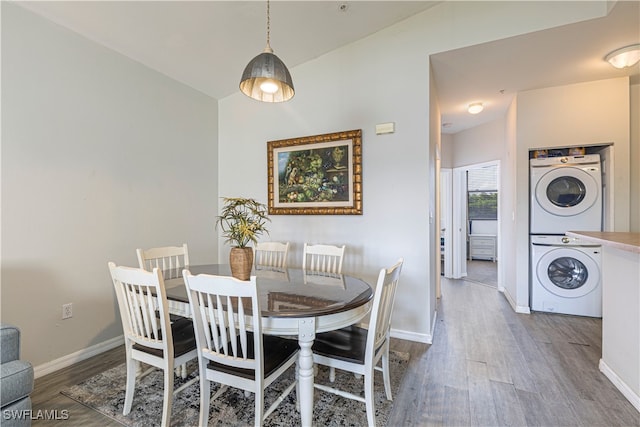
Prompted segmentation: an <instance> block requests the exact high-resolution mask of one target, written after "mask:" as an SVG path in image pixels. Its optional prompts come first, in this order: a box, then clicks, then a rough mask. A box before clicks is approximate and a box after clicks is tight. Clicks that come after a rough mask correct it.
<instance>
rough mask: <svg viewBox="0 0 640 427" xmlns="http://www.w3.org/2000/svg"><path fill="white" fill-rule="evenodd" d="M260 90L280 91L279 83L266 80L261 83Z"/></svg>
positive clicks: (266, 91) (267, 91)
mask: <svg viewBox="0 0 640 427" xmlns="http://www.w3.org/2000/svg"><path fill="white" fill-rule="evenodd" d="M260 90H261V91H263V92H265V93H276V92H277V91H278V85H277V84H275V83H274V82H273V80H266V81H264V82H262V83H260Z"/></svg>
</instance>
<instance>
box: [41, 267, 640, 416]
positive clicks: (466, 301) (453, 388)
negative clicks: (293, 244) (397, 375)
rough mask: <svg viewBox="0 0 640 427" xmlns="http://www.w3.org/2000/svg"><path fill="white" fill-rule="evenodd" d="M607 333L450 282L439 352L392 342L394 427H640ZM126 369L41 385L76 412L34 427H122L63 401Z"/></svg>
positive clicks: (45, 396) (50, 404)
mask: <svg viewBox="0 0 640 427" xmlns="http://www.w3.org/2000/svg"><path fill="white" fill-rule="evenodd" d="M400 286H402V283H401V284H400ZM601 330H602V322H601V320H600V319H593V318H587V317H576V316H565V315H558V314H546V313H533V314H517V313H515V312H514V311H513V309H512V308H511V307H510V306H509V304H508V303H507V301H506V299H505V297H504V296H503V295H502V294H501V293H500V292H498V291H497V290H496V289H495V288H492V287H489V286H485V285H481V284H478V283H474V282H468V281H463V280H449V279H445V278H442V299H441V300H440V301H439V304H438V315H437V320H436V326H435V333H434V338H433V343H432V344H431V345H427V344H420V343H415V342H410V341H404V340H398V339H393V340H392V348H393V349H396V350H398V351H404V352H409V353H410V354H411V361H410V363H409V367H408V371H407V373H406V374H405V375H404V379H403V382H402V384H401V386H400V390H399V392H398V393H397V395H396V396H394V406H393V411H392V413H391V418H390V420H389V425H390V426H585V427H592V426H607V427H613V426H640V413H638V411H636V409H635V408H634V407H633V406H632V405H631V404H630V403H629V402H628V401H627V400H626V399H625V398H624V396H623V395H622V394H621V393H620V392H619V391H618V390H617V389H616V388H615V387H614V386H613V385H612V384H611V383H610V382H609V380H608V379H607V378H606V377H605V376H604V375H603V374H602V373H600V371H599V370H598V361H599V359H600V355H601V347H600V346H601V341H602V339H601ZM123 361H124V350H123V347H118V348H116V349H113V350H110V351H108V352H105V353H103V354H101V355H99V356H95V357H93V358H91V359H87V360H85V361H82V362H79V363H78V364H75V365H73V366H70V367H68V368H65V369H62V370H60V371H58V372H55V373H52V374H49V375H46V376H44V377H41V378H38V379H37V380H36V385H35V391H34V392H33V394H32V399H33V409H34V411H38V410H44V411H52V410H57V411H58V413H60V411H62V410H68V411H69V412H68V413H69V419H68V420H58V421H55V420H48V421H46V420H34V422H33V425H34V426H36V427H37V426H50V425H57V424H59V425H64V426H119V424H118V423H116V422H115V421H112V420H111V419H109V418H107V417H104V416H102V415H100V414H98V413H97V412H95V411H93V410H91V409H88V408H86V407H84V406H83V405H80V404H78V403H76V402H74V401H72V400H70V399H68V398H66V397H64V396H62V395H61V394H59V391H60V390H61V389H62V388H64V387H66V386H68V385H72V384H76V383H78V382H80V381H82V380H84V379H85V378H88V377H90V376H92V375H95V374H96V373H98V372H101V371H104V370H106V369H109V368H111V367H113V366H116V365H118V364H120V363H122V362H123ZM376 375H377V376H376V381H382V378H381V376H378V375H379V374H376ZM316 393H318V391H316ZM363 419H364V418H363ZM365 422H366V420H365ZM173 423H174V424H177V425H179V421H178V420H173Z"/></svg>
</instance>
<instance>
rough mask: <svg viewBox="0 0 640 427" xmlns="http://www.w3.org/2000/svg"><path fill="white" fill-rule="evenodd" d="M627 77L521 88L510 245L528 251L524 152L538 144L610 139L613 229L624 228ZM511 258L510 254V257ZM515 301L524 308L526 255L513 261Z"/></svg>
mask: <svg viewBox="0 0 640 427" xmlns="http://www.w3.org/2000/svg"><path fill="white" fill-rule="evenodd" d="M629 116H630V103H629V79H628V78H626V77H624V78H618V79H610V80H600V81H594V82H587V83H579V84H574V85H566V86H558V87H552V88H546V89H540V90H532V91H526V92H521V93H519V94H518V99H517V119H516V128H515V131H516V144H517V147H516V150H517V151H516V156H517V158H516V175H515V185H516V197H515V209H514V211H515V218H516V224H515V233H514V236H515V239H514V240H515V248H513V250H512V251H511V253H513V254H528V253H529V242H528V232H529V231H528V230H529V151H530V150H531V149H535V148H543V147H563V146H589V145H597V144H602V143H609V142H611V143H613V144H614V145H613V147H614V156H615V170H614V190H613V191H614V230H613V231H628V230H629V216H630V205H629V198H630V180H629V176H630V155H629V154H630V151H629V150H630V146H629V128H630V123H629V120H630V117H629ZM514 257H515V255H514ZM514 261H515V265H516V270H515V272H514V273H515V277H513V276H511V277H510V276H507V277H506V278H505V280H506V283H509V282H512V283H515V284H516V294H517V295H516V304H517V306H519V307H524V306H528V301H529V259H528V257H526V256H517V257H515V259H514Z"/></svg>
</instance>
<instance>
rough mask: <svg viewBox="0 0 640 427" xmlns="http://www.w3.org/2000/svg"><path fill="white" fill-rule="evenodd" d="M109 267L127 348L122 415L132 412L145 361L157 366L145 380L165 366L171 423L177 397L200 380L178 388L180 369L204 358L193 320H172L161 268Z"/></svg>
mask: <svg viewBox="0 0 640 427" xmlns="http://www.w3.org/2000/svg"><path fill="white" fill-rule="evenodd" d="M109 271H110V272H111V278H112V279H113V286H114V288H115V293H116V298H117V300H118V308H119V309H120V318H121V320H122V329H123V332H124V343H125V352H126V365H127V381H126V391H125V398H124V409H123V411H122V414H123V415H128V414H129V412H131V406H132V403H133V395H134V392H135V384H136V377H137V376H138V372H139V368H140V362H142V363H145V364H147V365H151V366H152V367H153V368H151V369H149V370H147V371H145V372H143V373H141V374H140V375H139V377H140V378H141V377H143V376H144V375H146V374H148V373H149V372H151V371H152V370H153V369H156V368H159V369H162V370H163V373H164V396H163V405H162V426H168V425H169V424H170V421H171V405H172V403H173V396H174V395H175V394H176V393H179V392H180V391H182V390H184V389H185V388H186V387H188V386H190V385H191V384H193V383H194V382H195V381H197V378H194V379H192V380H190V381H187V382H186V383H185V384H183V385H182V386H180V387H179V388H177V389H176V390H174V389H173V371H174V367H175V366H178V365H181V364H186V363H187V362H188V361H189V360H191V359H195V358H196V357H198V353H197V351H196V339H195V334H194V329H193V324H192V322H191V321H189V320H187V319H185V320H183V321H180V322H173V323H171V322H170V320H169V309H168V304H167V296H166V293H165V287H164V280H163V278H162V274H161V273H160V269H159V268H154V269H153V271H151V272H149V271H146V270H144V269H141V268H131V267H122V266H116V265H115V264H114V263H113V262H110V263H109Z"/></svg>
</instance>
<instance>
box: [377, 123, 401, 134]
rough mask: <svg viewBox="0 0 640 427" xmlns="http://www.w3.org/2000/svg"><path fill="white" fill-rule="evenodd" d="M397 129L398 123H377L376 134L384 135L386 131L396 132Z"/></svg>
mask: <svg viewBox="0 0 640 427" xmlns="http://www.w3.org/2000/svg"><path fill="white" fill-rule="evenodd" d="M395 131H396V124H395V123H394V122H389V123H380V124H378V125H376V135H382V134H384V133H394V132H395Z"/></svg>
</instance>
